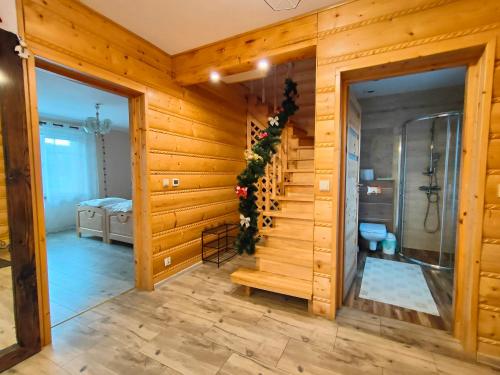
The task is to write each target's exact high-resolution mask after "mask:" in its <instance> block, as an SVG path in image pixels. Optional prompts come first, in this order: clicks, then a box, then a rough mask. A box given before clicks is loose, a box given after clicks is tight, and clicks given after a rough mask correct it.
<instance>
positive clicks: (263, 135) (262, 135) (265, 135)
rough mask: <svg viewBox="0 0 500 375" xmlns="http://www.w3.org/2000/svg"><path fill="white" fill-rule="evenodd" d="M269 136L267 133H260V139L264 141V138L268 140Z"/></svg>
mask: <svg viewBox="0 0 500 375" xmlns="http://www.w3.org/2000/svg"><path fill="white" fill-rule="evenodd" d="M268 135H269V134H268V133H267V132H262V133H259V139H264V138H267V136H268Z"/></svg>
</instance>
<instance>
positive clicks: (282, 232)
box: [259, 226, 313, 241]
mask: <svg viewBox="0 0 500 375" xmlns="http://www.w3.org/2000/svg"><path fill="white" fill-rule="evenodd" d="M302 229H303V230H304V231H303V232H300V231H299V230H300V228H298V227H291V226H288V227H284V228H265V229H261V230H260V233H259V234H260V235H262V236H268V237H277V238H286V239H291V240H297V241H312V240H313V233H312V231H313V229H312V227H311V228H310V229H309V228H302ZM307 232H310V233H307Z"/></svg>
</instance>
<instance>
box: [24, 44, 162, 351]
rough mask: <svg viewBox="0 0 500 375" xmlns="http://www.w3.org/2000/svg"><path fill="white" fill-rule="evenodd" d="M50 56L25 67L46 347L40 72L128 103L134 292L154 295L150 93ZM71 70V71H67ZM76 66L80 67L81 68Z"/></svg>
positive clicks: (48, 327)
mask: <svg viewBox="0 0 500 375" xmlns="http://www.w3.org/2000/svg"><path fill="white" fill-rule="evenodd" d="M60 61H61V59H58V56H56V55H52V54H50V53H39V52H38V51H35V55H34V56H31V57H30V58H29V59H28V62H27V72H28V88H27V91H28V95H29V105H28V109H27V112H28V113H29V117H30V123H31V125H30V130H31V158H32V170H33V176H34V184H33V186H34V188H33V198H32V199H33V202H34V207H35V214H36V216H35V217H36V225H35V233H36V239H37V241H36V242H37V245H38V246H37V252H36V253H37V270H38V280H39V293H38V295H39V301H40V330H41V337H42V344H43V345H48V344H50V342H51V322H50V303H49V285H48V275H47V249H46V238H45V236H46V235H45V223H44V206H43V191H42V188H43V185H42V172H41V171H42V169H41V160H40V159H41V158H40V133H39V117H38V109H37V90H36V71H35V69H36V68H41V69H44V70H48V71H51V72H53V73H57V74H59V75H62V76H65V77H68V78H71V79H75V80H77V81H79V82H80V83H82V84H84V85H89V86H92V87H95V88H98V89H101V90H105V91H109V92H111V93H114V94H118V95H121V96H126V97H128V98H129V119H130V120H129V129H130V130H129V135H130V145H131V170H132V200H133V206H134V210H133V220H134V229H133V230H134V267H135V287H136V288H138V289H142V290H153V287H154V286H153V270H152V255H151V252H150V249H151V227H150V215H149V210H150V197H149V169H148V164H147V156H148V147H147V141H146V137H147V121H146V108H147V89H146V87H145V86H142V85H140V84H137V83H135V82H134V81H130V80H127V79H124V78H123V77H119V76H116V75H115V74H113V73H109V72H106V71H104V70H100V69H90V67H87V68H85V67H83V68H82V67H81V66H79V68H80V69H78V68H76V69H75V68H74V67H73V66H72V65H74V64H71V63H70V64H68V62H69V61H62V62H60ZM63 63H64V64H67V65H63ZM77 65H78V64H77Z"/></svg>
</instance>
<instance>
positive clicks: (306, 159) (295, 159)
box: [288, 158, 314, 161]
mask: <svg viewBox="0 0 500 375" xmlns="http://www.w3.org/2000/svg"><path fill="white" fill-rule="evenodd" d="M288 161H314V158H288Z"/></svg>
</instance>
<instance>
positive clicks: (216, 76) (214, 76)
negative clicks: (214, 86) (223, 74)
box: [210, 72, 220, 82]
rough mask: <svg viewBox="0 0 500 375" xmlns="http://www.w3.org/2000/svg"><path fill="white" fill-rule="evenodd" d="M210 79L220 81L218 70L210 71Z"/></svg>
mask: <svg viewBox="0 0 500 375" xmlns="http://www.w3.org/2000/svg"><path fill="white" fill-rule="evenodd" d="M210 81H212V82H219V81H220V74H219V73H218V72H210Z"/></svg>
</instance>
